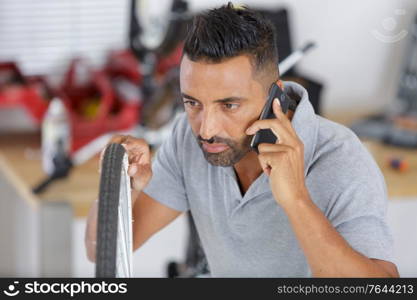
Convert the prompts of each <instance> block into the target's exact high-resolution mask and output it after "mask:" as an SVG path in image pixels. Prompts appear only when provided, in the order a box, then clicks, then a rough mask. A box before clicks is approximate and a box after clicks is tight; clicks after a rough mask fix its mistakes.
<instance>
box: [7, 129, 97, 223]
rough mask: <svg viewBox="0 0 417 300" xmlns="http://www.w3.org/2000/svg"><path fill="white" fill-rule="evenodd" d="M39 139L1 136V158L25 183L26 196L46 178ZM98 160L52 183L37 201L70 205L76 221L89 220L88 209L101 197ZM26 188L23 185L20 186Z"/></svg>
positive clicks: (33, 136)
mask: <svg viewBox="0 0 417 300" xmlns="http://www.w3.org/2000/svg"><path fill="white" fill-rule="evenodd" d="M39 146H40V136H39V135H37V134H14V135H0V155H2V156H3V158H4V159H3V160H4V161H5V163H6V164H7V166H8V169H9V173H10V170H11V172H13V173H14V175H16V176H17V177H18V178H19V179H20V180H21V181H22V182H23V183H24V188H26V190H25V191H24V192H25V193H27V192H31V189H32V187H34V186H35V185H36V184H38V183H39V182H41V181H42V180H43V179H44V178H45V174H44V172H43V170H42V166H41V157H40V151H39ZM98 161H99V158H98V156H96V157H94V158H92V159H90V160H89V161H87V162H86V163H84V164H82V165H80V166H76V167H74V168H73V169H72V171H71V173H70V175H69V176H68V177H67V178H65V179H61V180H57V181H56V182H54V183H52V184H51V185H50V186H49V187H48V188H47V189H46V191H45V192H44V193H42V194H40V195H39V196H37V197H36V198H35V199H37V200H38V201H68V202H69V203H70V204H71V205H72V207H73V210H74V215H75V216H77V217H82V216H86V215H87V213H88V210H89V207H90V205H91V203H92V201H94V199H97V196H98V186H99V174H98V171H97V170H98ZM17 186H18V187H19V188H23V186H22V185H17Z"/></svg>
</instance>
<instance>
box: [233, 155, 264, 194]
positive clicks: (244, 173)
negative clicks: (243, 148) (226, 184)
mask: <svg viewBox="0 0 417 300" xmlns="http://www.w3.org/2000/svg"><path fill="white" fill-rule="evenodd" d="M233 168H234V170H235V172H236V177H237V179H238V181H239V187H240V191H241V193H242V195H244V194H245V193H246V191H247V190H248V189H249V187H250V185H251V184H252V183H253V182H254V181H255V180H256V178H258V177H259V175H261V174H262V167H261V165H260V164H259V160H258V155H257V154H256V152H255V151H249V152H248V153H247V154H246V155H245V156H244V157H243V158H242V159H241V160H240V161H239V162H238V163H236V164H235V165H234V166H233Z"/></svg>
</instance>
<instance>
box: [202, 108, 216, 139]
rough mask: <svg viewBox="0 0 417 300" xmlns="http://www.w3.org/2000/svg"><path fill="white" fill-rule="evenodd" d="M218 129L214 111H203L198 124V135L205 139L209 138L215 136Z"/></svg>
mask: <svg viewBox="0 0 417 300" xmlns="http://www.w3.org/2000/svg"><path fill="white" fill-rule="evenodd" d="M219 130H220V122H219V120H218V118H217V116H216V112H215V111H206V112H203V116H202V119H201V126H200V132H199V133H200V136H201V137H202V138H203V139H205V140H208V139H211V138H212V137H213V136H216V135H217V134H218V133H219Z"/></svg>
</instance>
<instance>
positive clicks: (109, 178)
mask: <svg viewBox="0 0 417 300" xmlns="http://www.w3.org/2000/svg"><path fill="white" fill-rule="evenodd" d="M124 154H125V149H124V147H123V146H122V145H120V144H110V145H109V146H108V147H107V148H106V151H105V153H104V156H103V160H102V165H101V177H100V192H99V204H98V221H97V245H96V247H97V248H96V277H99V278H101V277H106V278H114V277H116V250H117V231H118V228H117V226H118V206H119V192H120V176H121V171H122V162H123V155H124Z"/></svg>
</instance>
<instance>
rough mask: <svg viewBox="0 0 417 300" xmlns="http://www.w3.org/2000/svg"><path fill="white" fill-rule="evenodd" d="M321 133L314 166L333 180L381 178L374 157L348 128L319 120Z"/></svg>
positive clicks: (315, 152)
mask: <svg viewBox="0 0 417 300" xmlns="http://www.w3.org/2000/svg"><path fill="white" fill-rule="evenodd" d="M317 118H318V122H319V130H318V136H317V143H316V147H315V151H314V156H313V162H312V164H313V165H314V166H315V167H316V168H318V169H319V170H320V171H324V170H325V173H326V174H328V176H331V177H332V178H333V179H334V180H340V181H345V182H346V183H349V182H350V183H353V182H355V181H363V180H365V181H366V180H369V179H370V178H373V179H372V180H375V179H376V178H375V177H377V178H381V177H382V175H381V172H380V170H379V168H378V166H377V164H376V162H375V160H374V159H373V157H372V155H371V154H370V153H369V151H368V150H367V149H366V147H365V146H364V144H363V143H362V142H361V141H360V140H359V138H358V137H357V136H356V134H355V133H354V132H353V131H352V130H350V129H349V128H347V127H345V126H343V125H341V124H338V123H335V122H333V121H331V120H328V119H325V118H323V117H319V116H318V117H317Z"/></svg>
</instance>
